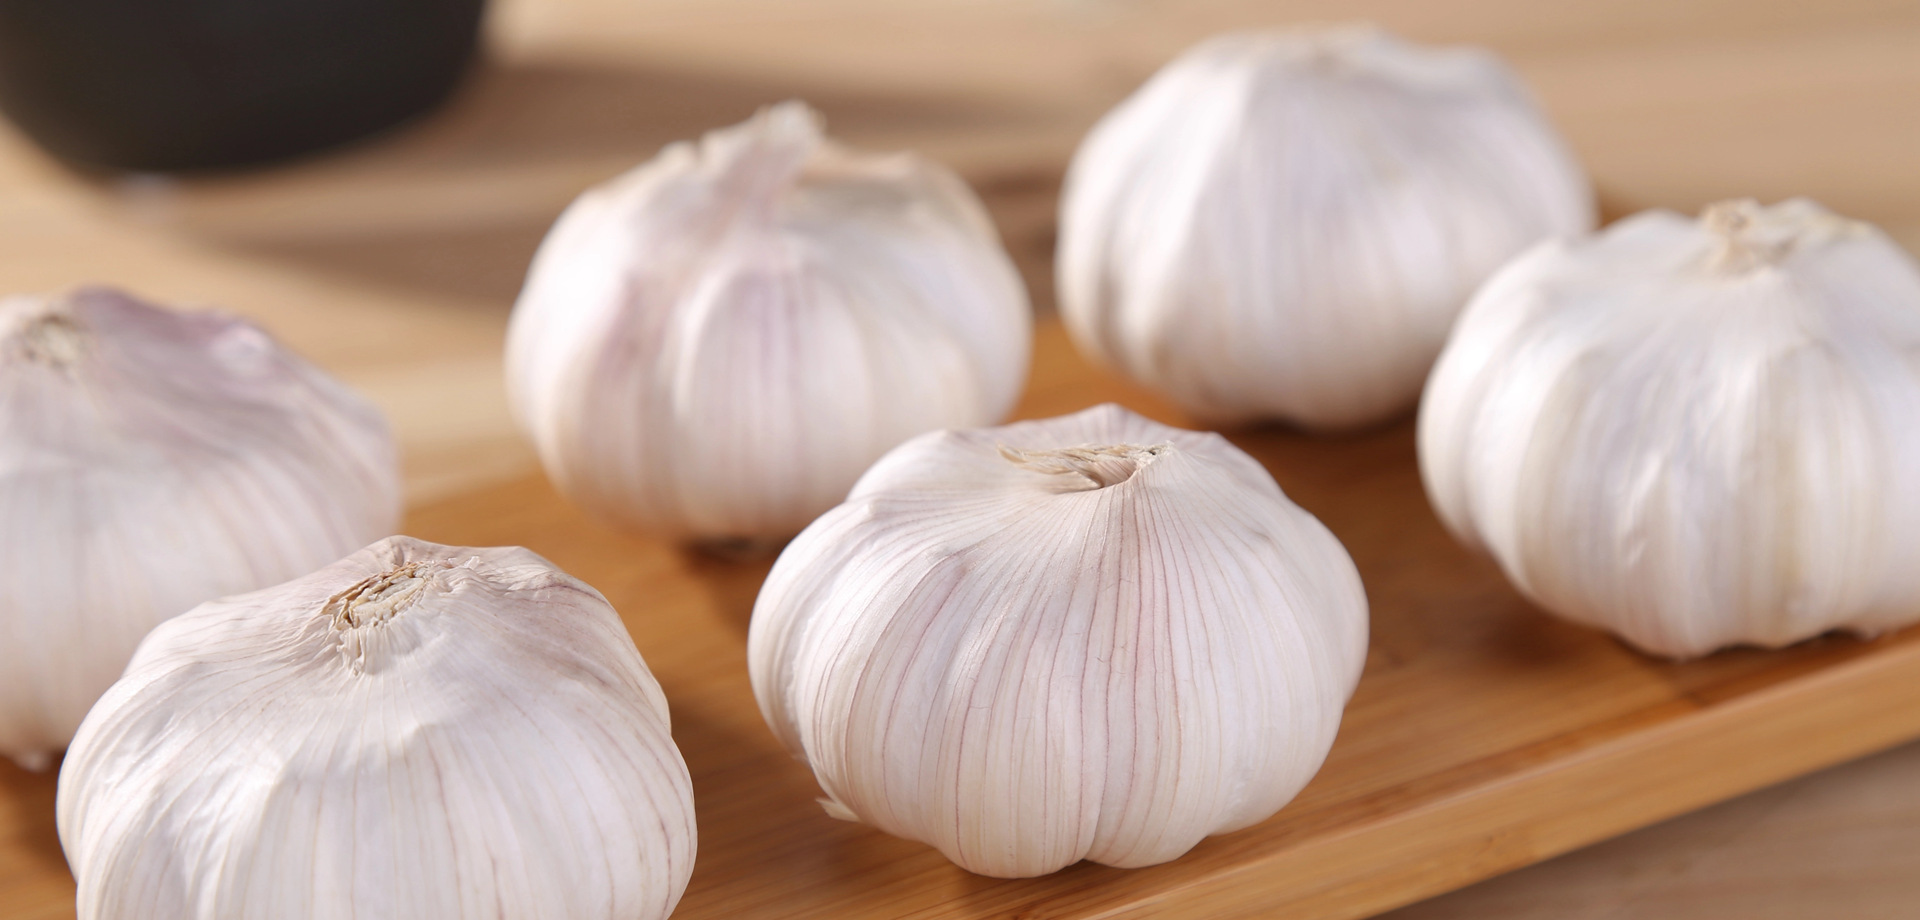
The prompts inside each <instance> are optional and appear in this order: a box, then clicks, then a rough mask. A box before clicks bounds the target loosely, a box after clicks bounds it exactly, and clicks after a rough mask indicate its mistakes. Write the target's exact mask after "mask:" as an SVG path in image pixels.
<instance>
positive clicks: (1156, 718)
mask: <svg viewBox="0 0 1920 920" xmlns="http://www.w3.org/2000/svg"><path fill="white" fill-rule="evenodd" d="M1366 648H1367V603H1366V596H1365V594H1364V592H1363V591H1362V589H1361V585H1360V578H1359V575H1358V573H1357V572H1356V571H1355V569H1354V566H1353V562H1352V560H1351V559H1350V558H1349V557H1348V556H1347V553H1346V551H1345V549H1344V548H1342V547H1341V545H1340V542H1339V541H1338V540H1336V539H1334V537H1333V535H1332V534H1331V533H1329V532H1328V531H1327V529H1326V528H1325V527H1323V526H1321V524H1320V522H1319V521H1317V520H1315V519H1314V518H1313V516H1312V515H1309V514H1307V513H1306V512H1305V511H1302V510H1300V508H1298V507H1297V506H1295V505H1294V504H1293V503H1292V502H1290V501H1288V500H1287V498H1286V496H1285V495H1283V494H1281V492H1280V488H1279V486H1277V485H1275V484H1274V481H1273V478H1272V477H1271V476H1269V475H1268V474H1267V471H1266V470H1265V469H1263V468H1261V466H1260V464H1259V463H1258V462H1257V461H1255V460H1254V459H1253V458H1251V457H1249V456H1247V455H1246V454H1244V453H1241V452H1240V451H1239V450H1238V449H1236V448H1235V447H1233V446H1232V445H1231V444H1229V443H1227V442H1226V440H1225V439H1223V438H1221V437H1220V436H1219V435H1214V434H1200V433H1197V432H1191V431H1182V430H1179V429H1176V428H1168V427H1166V426H1164V425H1159V424H1156V423H1154V422H1151V421H1148V420H1147V419H1144V418H1141V417H1140V416H1137V415H1134V414H1132V413H1130V412H1127V411H1126V410H1123V409H1120V408H1119V407H1117V406H1112V405H1108V406H1102V407H1099V408H1095V409H1089V410H1087V411H1085V412H1081V413H1078V414H1076V415H1069V416H1062V417H1060V418H1054V419H1047V420H1044V421H1036V422H1020V423H1017V424H1013V425H1007V426H1005V427H1001V428H989V429H984V430H975V431H947V432H937V433H933V434H928V435H923V436H921V437H919V438H915V439H914V440H912V441H909V442H907V443H906V444H903V445H901V446H900V447H899V448H897V449H895V450H894V451H892V452H891V453H889V454H887V455H886V456H885V457H884V458H882V459H881V460H880V462H879V463H877V464H875V465H874V467H873V469H871V470H870V471H868V472H867V474H866V475H865V476H864V477H862V478H861V480H860V482H859V484H858V485H856V486H855V487H854V489H853V493H852V494H851V495H850V496H848V498H847V502H846V504H843V505H841V506H840V507H838V508H835V509H834V510H832V511H830V512H828V513H827V514H826V515H824V516H822V517H821V518H820V519H819V520H818V521H816V522H814V524H813V525H812V526H811V527H808V528H807V529H806V531H804V532H803V533H801V535H800V536H799V537H797V538H795V539H794V541H793V542H792V543H791V544H789V545H788V547H787V550H786V552H784V553H782V554H781V556H780V559H779V561H778V562H777V563H775V565H774V567H773V572H772V573H771V574H770V575H769V576H768V578H767V581H766V584H765V586H764V587H763V588H762V589H761V593H760V598H759V601H758V602H757V603H756V604H755V606H754V613H753V625H752V627H751V630H750V632H749V636H748V648H747V653H748V663H749V667H750V669H751V674H752V678H753V688H754V693H755V695H756V696H757V697H758V698H759V701H760V709H761V712H762V713H763V714H764V715H765V716H766V718H767V722H768V724H770V725H771V726H772V727H773V730H774V732H775V733H776V734H777V735H779V737H780V739H781V741H782V742H784V743H785V744H786V746H787V748H788V749H789V750H791V751H793V752H794V753H795V754H797V755H798V756H799V757H801V758H802V759H803V760H805V761H806V762H807V763H808V764H809V765H810V766H811V767H812V768H813V771H814V775H815V776H816V777H817V778H818V779H819V781H820V785H821V788H822V789H824V790H825V791H826V795H827V797H826V798H825V799H823V800H822V801H823V804H825V805H826V807H827V809H828V811H829V812H830V813H833V814H835V815H836V816H839V817H845V818H849V819H854V820H860V821H865V822H867V823H870V824H872V825H874V826H875V827H878V828H880V829H881V830H884V831H887V832H888V833H891V834H896V835H898V836H901V837H906V838H909V839H913V840H920V841H924V842H926V843H929V844H932V845H933V846H935V847H937V848H939V850H940V852H942V853H944V854H946V856H947V858H949V859H951V860H953V861H954V862H956V863H958V864H960V865H961V866H962V867H964V868H966V869H968V870H970V871H973V872H978V873H981V874H984V875H995V876H1008V877H1019V876H1033V875H1041V874H1044V873H1048V872H1052V871H1054V870H1057V869H1059V868H1061V867H1063V866H1067V865H1069V864H1071V863H1074V862H1076V861H1079V860H1081V859H1090V860H1093V861H1095V862H1100V863H1105V864H1107V865H1112V866H1145V865H1152V864H1154V863H1160V862H1165V861H1167V860H1170V859H1173V858H1175V857H1178V856H1179V855H1181V854H1182V853H1185V852H1186V851H1187V850H1189V849H1191V848H1192V847H1193V846H1194V844H1196V843H1198V842H1199V841H1200V839H1201V838H1203V837H1206V836H1207V835H1210V834H1217V833H1223V832H1226V831H1230V830H1235V829H1238V828H1241V827H1245V826H1247V825H1250V824H1253V823H1255V822H1258V821H1260V820H1262V819H1264V818H1266V817H1268V816H1269V815H1272V814H1273V813H1274V812H1275V811H1277V810H1278V809H1279V808H1280V806H1282V805H1284V804H1286V803H1287V801H1289V800H1290V799H1292V798H1293V796H1294V794H1295V793H1297V792H1298V791H1299V790H1300V788H1301V787H1302V786H1304V785H1305V784H1306V782H1307V780H1308V779H1309V778H1311V777H1312V776H1313V774H1314V773H1315V772H1316V771H1317V770H1318V769H1319V767H1320V764H1321V762H1322V760H1324V759H1325V757H1326V754H1327V751H1328V749H1329V748H1330V747H1331V746H1332V744H1333V737H1334V732H1335V731H1336V729H1337V728H1338V727H1339V724H1340V716H1341V712H1342V711H1343V709H1344V707H1345V705H1346V702H1347V699H1348V698H1349V697H1350V696H1351V695H1352V693H1353V689H1354V684H1355V683H1356V681H1358V679H1359V676H1360V668H1361V665H1362V663H1363V660H1364V658H1365V657H1366Z"/></svg>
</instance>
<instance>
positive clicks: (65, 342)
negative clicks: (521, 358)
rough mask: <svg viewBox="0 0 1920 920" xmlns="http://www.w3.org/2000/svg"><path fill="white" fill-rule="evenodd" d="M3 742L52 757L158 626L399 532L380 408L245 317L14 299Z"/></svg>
mask: <svg viewBox="0 0 1920 920" xmlns="http://www.w3.org/2000/svg"><path fill="white" fill-rule="evenodd" d="M0 519H4V520H11V521H17V522H18V523H17V524H16V525H15V530H14V533H15V536H14V537H13V538H11V539H10V540H9V541H8V544H7V551H6V552H5V553H4V554H0V754H5V755H8V756H11V757H13V758H14V759H16V760H18V761H20V762H22V763H24V764H27V765H29V766H37V767H44V766H45V765H46V764H47V763H48V762H49V758H50V757H51V755H52V754H54V753H55V752H57V751H59V750H60V749H61V748H63V747H65V746H66V744H67V741H68V740H69V739H70V738H72V737H73V732H74V729H75V728H76V727H78V726H79V724H80V720H81V718H82V717H83V716H85V715H86V712H87V708H88V707H89V706H91V705H93V702H94V700H95V699H96V698H98V697H99V695H100V694H101V692H103V691H105V690H106V688H107V687H108V685H110V684H112V683H113V682H114V680H115V679H117V678H118V677H119V676H120V672H121V670H122V669H123V668H124V667H125V666H126V663H127V659H128V658H129V657H131V656H132V654H133V650H134V646H135V645H136V644H137V643H139V641H140V639H141V637H142V636H145V635H146V633H147V631H148V630H149V629H151V628H153V627H154V626H155V625H156V624H158V623H160V622H161V621H163V620H165V619H166V618H168V617H171V616H174V615H176V614H179V613H183V612H185V611H186V610H188V609H189V608H191V607H193V606H194V605H196V604H199V603H201V602H202V601H206V600H210V599H213V598H216V597H221V596H224V595H229V594H237V593H240V592H244V591H251V590H254V589H257V588H261V587H265V586H267V585H270V584H275V583H277V582H281V581H285V580H287V579H289V578H293V577H295V576H297V575H302V574H305V573H307V572H310V571H312V570H314V569H316V568H319V567H320V566H323V565H326V564H327V563H329V562H333V561H335V560H337V559H339V558H340V557H342V556H344V555H346V554H348V553H350V552H352V551H353V550H354V549H356V548H358V547H361V546H364V545H366V544H367V543H369V542H371V541H373V540H376V539H379V538H380V537H383V536H386V535H388V534H390V533H392V532H393V530H394V529H395V527H396V526H397V525H398V523H399V519H400V472H399V463H398V458H397V455H396V451H395V448H394V443H393V438H392V435H391V434H390V433H389V431H388V429H387V425H386V422H385V420H384V419H383V418H382V417H381V415H380V413H379V411H378V410H376V409H375V408H374V407H373V406H372V405H371V404H370V403H368V402H367V401H366V400H364V399H362V398H361V397H359V396H358V395H356V394H354V393H353V392H352V391H350V390H348V389H347V388H346V387H345V386H343V385H342V384H341V383H340V382H339V381H337V380H335V379H334V378H332V377H330V376H328V375H327V374H326V373H324V372H323V371H321V370H319V369H318V368H315V367H314V366H312V365H311V364H308V363H307V362H306V361H303V360H301V359H300V358H299V357H298V356H296V355H294V354H292V353H290V352H288V351H287V350H286V349H285V348H283V347H281V346H280V345H279V343H277V342H275V341H274V340H273V339H272V338H271V337H270V336H268V335H267V334H266V333H265V332H263V331H261V330H260V329H259V328H258V327H256V326H254V325H253V324H252V323H250V322H248V321H246V320H244V319H240V318H238V317H234V316H230V315H226V314H221V313H214V312H200V313H191V312H176V311H173V310H169V309H166V308H163V307H158V306H154V305H151V304H148V303H144V302H142V301H140V300H138V299H136V298H134V297H132V296H129V295H127V294H125V293H122V292H119V291H115V290H111V289H106V288H83V289H80V290H76V291H73V292H71V293H68V294H64V295H59V296H53V297H26V296H21V297H12V298H8V299H6V300H4V301H0Z"/></svg>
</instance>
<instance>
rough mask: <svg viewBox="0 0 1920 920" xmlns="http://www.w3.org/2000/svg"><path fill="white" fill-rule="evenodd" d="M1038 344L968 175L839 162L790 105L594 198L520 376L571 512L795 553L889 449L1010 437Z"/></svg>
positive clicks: (556, 240) (550, 253) (539, 316)
mask: <svg viewBox="0 0 1920 920" xmlns="http://www.w3.org/2000/svg"><path fill="white" fill-rule="evenodd" d="M1032 334H1033V332H1032V316H1031V311H1030V309H1029V307H1028V305H1027V299H1026V291H1025V288H1024V287H1023V286H1022V283H1021V281H1020V278H1019V275H1018V274H1016V273H1015V271H1014V268H1013V265H1012V263H1011V262H1010V261H1009V260H1008V258H1007V255H1006V253H1005V251H1004V250H1003V249H1002V248H1001V247H1000V243H999V239H998V237H997V236H996V235H995V233H994V230H993V225H992V223H991V222H990V221H989V220H988V218H987V216H986V212H985V211H984V210H983V209H982V208H981V206H980V203H979V201H978V200H977V199H976V198H974V196H973V194H972V192H970V191H969V190H968V189H967V187H966V185H965V184H964V183H963V182H961V181H960V179H959V178H957V177H956V176H954V175H953V174H952V173H950V172H948V171H946V170H945V169H942V168H940V167H939V166H937V165H934V164H932V163H928V162H926V161H923V160H920V159H918V158H916V157H912V156H906V155H898V156H869V155H862V154H856V153H853V152H850V151H848V150H845V149H843V148H841V147H839V146H837V145H835V144H832V143H830V142H828V141H826V140H825V139H823V137H822V136H821V132H820V124H819V118H818V116H816V115H815V114H814V113H813V112H812V111H811V110H809V109H807V108H806V107H805V106H803V105H801V104H799V103H785V104H782V105H778V106H774V107H772V108H769V109H766V110H764V111H762V112H761V113H760V114H758V115H756V116H755V117H754V118H753V119H752V120H750V121H748V122H746V123H745V124H742V125H738V126H736V127H732V128H728V129H725V130H721V131H715V132H713V133H711V134H708V135H707V136H706V138H705V139H704V140H702V141H701V142H700V144H699V145H698V146H694V145H692V144H675V145H673V146H670V147H668V148H667V149H666V150H665V151H663V152H662V153H661V154H660V156H659V157H658V158H656V159H654V160H653V161H652V162H650V163H647V164H646V165H644V166H641V167H640V168H639V169H636V170H634V171H633V172H631V173H628V174H627V175H624V176H621V177H619V178H617V179H615V180H613V181H611V182H609V183H607V184H606V185H603V186H601V187H599V188H596V189H593V190H591V191H589V192H588V193H587V194H585V195H583V196H581V198H580V200H579V201H577V202H575V203H574V205H573V206H572V207H571V208H569V209H568V210H567V213H566V214H564V215H563V216H562V217H561V218H560V221H559V223H557V224H555V225H554V228H553V231H552V232H551V233H550V234H549V235H548V237H547V240H546V242H545V243H544V244H542V245H541V247H540V252H539V255H538V256H537V257H536V258H535V260H534V264H533V269H532V271H531V273H530V274H529V276H528V278H527V286H526V289H525V291H524V292H522V294H521V295H520V302H519V304H518V305H517V306H516V307H515V308H514V314H513V321H512V326H511V329H510V330H509V333H508V343H507V365H508V371H507V373H508V380H509V383H510V386H511V388H512V395H513V397H514V404H515V410H516V412H517V414H518V416H519V418H520V421H521V425H522V427H524V428H525V429H526V430H527V431H528V432H529V433H530V434H531V436H532V438H533V440H534V443H535V445H536V446H537V448H538V450H539V453H540V458H541V460H542V462H543V464H544V465H545V466H546V469H547V472H548V474H549V475H550V476H552V477H553V479H554V481H555V482H556V484H557V485H558V486H559V488H560V489H561V491H562V492H564V493H565V494H567V495H568V496H569V497H570V498H572V499H574V500H575V501H578V502H580V503H581V504H583V505H585V506H586V507H588V508H589V509H592V510H594V511H596V512H598V513H600V514H602V515H605V516H607V517H609V518H611V519H613V520H615V521H616V522H619V523H622V524H625V525H627V526H631V527H636V528H640V529H644V530H652V531H655V532H660V533H665V534H670V535H676V536H682V537H694V538H703V539H731V538H745V539H752V538H761V537H786V536H791V535H792V534H794V533H795V532H797V531H799V530H800V528H802V527H804V526H806V524H807V522H808V521H811V520H812V519H813V518H814V517H815V516H817V515H818V514H820V512H822V511H825V510H826V509H828V508H831V507H833V505H834V504H835V503H837V502H839V501H840V499H842V498H843V497H845V496H846V493H847V488H848V487H849V486H851V485H853V481H854V480H855V479H857V478H859V476H860V473H861V471H863V470H865V469H866V468H867V466H868V465H869V464H871V463H872V462H873V461H874V459H876V458H877V457H879V456H880V455H881V454H882V453H884V452H885V451H886V450H887V449H888V448H891V447H893V446H894V445H896V444H899V443H900V442H901V441H904V440H906V439H907V438H909V437H912V436H913V435H916V434H919V433H921V432H924V431H929V430H932V429H936V428H941V427H947V426H968V425H984V424H991V423H993V422H996V421H999V420H1000V419H1001V418H1004V417H1005V415H1006V413H1007V412H1008V411H1009V410H1010V409H1011V408H1012V406H1013V402H1014V400H1015V399H1016V398H1018V396H1019V394H1020V389H1021V386H1022V385H1023V384H1024V382H1025V380H1026V374H1027V359H1028V352H1029V350H1030V347H1031V340H1032Z"/></svg>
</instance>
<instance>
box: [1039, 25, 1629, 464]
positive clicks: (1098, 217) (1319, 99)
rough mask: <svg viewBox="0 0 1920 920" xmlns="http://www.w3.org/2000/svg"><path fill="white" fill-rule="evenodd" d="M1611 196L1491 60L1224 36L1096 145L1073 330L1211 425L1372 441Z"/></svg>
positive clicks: (1082, 196)
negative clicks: (1453, 342)
mask: <svg viewBox="0 0 1920 920" xmlns="http://www.w3.org/2000/svg"><path fill="white" fill-rule="evenodd" d="M1591 197H1592V196H1591V192H1590V191H1589V189H1588V187H1587V183H1586V179H1585V177H1584V176H1583V175H1582V173H1581V171H1580V168H1579V166H1578V165H1577V164H1576V163H1575V162H1574V160H1573V158H1572V157H1571V156H1570V155H1569V154H1568V153H1567V150H1566V148H1565V146H1564V145H1563V144H1562V143H1561V141H1560V139H1559V138H1558V137H1557V136H1556V135H1555V133H1554V131H1553V129H1552V127H1551V126H1549V125H1548V124H1547V122H1546V120H1545V118H1544V117H1543V116H1542V115H1541V113H1540V111H1539V110H1538V109H1537V108H1536V107H1535V105H1534V103H1533V101H1532V100H1531V98H1530V97H1529V95H1528V93H1527V91H1526V89H1525V87H1523V86H1522V85H1521V84H1520V82H1519V80H1518V79H1517V78H1516V77H1515V76H1514V75H1513V73H1512V72H1511V71H1509V70H1508V69H1507V68H1506V67H1505V66H1504V65H1502V64H1501V63H1500V62H1499V61H1498V60H1497V59H1495V58H1494V57H1493V56H1492V55H1490V54H1488V53H1486V52H1484V51H1480V50H1477V49H1468V48H1446V49H1439V48H1424V47H1420V46H1416V45H1410V44H1407V43H1404V42H1401V41H1399V40H1397V39H1395V38H1393V37H1391V36H1389V35H1387V34H1386V33H1383V32H1380V31H1378V30H1375V29H1371V28H1360V27H1341V28H1332V29H1318V30H1303V31H1297V32H1279V33H1258V34H1232V35H1225V36H1220V37H1217V38H1214V39H1212V40H1209V41H1207V42H1204V43H1202V44H1201V45H1199V46H1197V47H1195V48H1194V49H1192V50H1191V51H1188V52H1187V53H1186V54H1184V55H1182V56H1181V57H1180V58H1179V59H1177V60H1175V61H1174V62H1173V63H1172V64H1169V65H1167V67H1166V68H1165V69H1163V70H1161V71H1160V73H1158V74H1156V75H1155V76H1154V77H1153V79H1152V80H1150V81H1149V82H1148V83H1147V84H1146V86H1144V87H1142V88H1141V89H1140V91H1139V92H1137V93H1135V94H1134V95H1133V96H1132V97H1131V98H1129V99H1127V100H1126V101H1125V102H1124V103H1122V104H1121V105H1120V106H1119V107H1118V108H1116V109H1115V110H1114V111H1113V112H1111V113H1109V114H1108V115H1107V116H1106V117H1105V118H1104V119H1102V120H1101V121H1100V123H1099V124H1098V125H1097V126H1096V127H1095V128H1094V129H1093V132H1092V133H1091V134H1089V135H1088V136H1087V139H1086V140H1085V142H1083V143H1082V144H1081V147H1080V150H1079V152H1078V153H1077V154H1076V155H1075V157H1074V159H1073V164H1072V167H1071V169H1070V170H1069V171H1068V174H1067V184H1066V190H1065V193H1064V198H1063V200H1062V204H1061V213H1060V252H1059V260H1058V262H1057V270H1058V282H1059V291H1060V308H1061V313H1062V315H1063V316H1064V317H1065V319H1066V322H1067V329H1068V331H1069V332H1071V333H1072V335H1073V338H1074V341H1075V342H1076V343H1077V344H1078V345H1079V346H1080V348H1081V349H1082V350H1084V351H1087V352H1089V353H1090V354H1092V355H1094V356H1095V357H1098V358H1100V359H1101V360H1103V361H1105V362H1106V363H1108V364H1111V365H1113V366H1114V367H1116V368H1117V369H1119V370H1120V371H1122V372H1124V373H1126V374H1127V375H1129V376H1131V377H1134V378H1135V379H1138V380H1140V381H1143V382H1145V383H1147V384H1149V385H1151V386H1155V387H1158V388H1160V389H1161V390H1163V391H1164V392H1165V393H1166V395H1167V396H1169V397H1171V398H1172V399H1173V400H1174V401H1175V402H1177V403H1179V404H1180V405H1181V406H1182V407H1183V408H1185V409H1186V410H1188V411H1189V412H1191V413H1193V414H1194V415H1195V416H1196V417H1199V418H1204V419H1208V420H1210V421H1214V422H1217V423H1240V422H1246V421H1254V420H1260V419H1276V418H1277V419H1285V420H1289V421H1292V422H1295V423H1298V424H1301V425H1305V426H1310V427H1341V426H1352V425H1360V424H1366V423H1369V422H1373V421H1377V420H1380V419H1383V418H1386V417H1388V416H1391V415H1393V414H1395V413H1397V412H1400V411H1402V410H1404V409H1406V408H1408V407H1409V406H1411V405H1413V402H1414V400H1415V397H1416V396H1418V394H1419V392H1420V385H1421V383H1422V381H1423V380H1424V379H1425V378H1426V374H1427V370H1428V369H1429V367H1430V366H1431V365H1432V362H1433V359H1434V356H1435V355H1437V354H1439V352H1440V347H1441V345H1442V343H1444V342H1445V340H1446V335H1447V330H1448V328H1449V327H1450V326H1451V325H1452V323H1453V318H1454V316H1455V315H1456V314H1457V313H1458V312H1459V310H1460V308H1461V307H1462V306H1463V305H1464V304H1465V303H1466V300H1467V298H1468V296H1469V295H1471V294H1472V292H1473V290H1474V288H1475V287H1476V286H1478V285H1479V284H1480V282H1481V281H1483V280H1485V279H1486V277H1487V276H1488V275H1490V274H1492V273H1493V271H1494V270H1495V269H1497V268H1499V267H1500V265H1501V264H1502V263H1504V262H1505V261H1506V260H1507V259H1508V258H1510V257H1512V256H1513V255H1514V254H1516V253H1518V252H1520V251H1521V250H1522V249H1525V248H1526V247H1527V246H1529V245H1532V244H1533V243H1535V242H1538V241H1539V240H1541V239H1543V238H1546V237H1549V236H1553V235H1556V234H1578V233H1583V232H1585V231H1587V230H1588V229H1590V228H1591V227H1592V226H1593V208H1592V201H1591Z"/></svg>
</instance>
